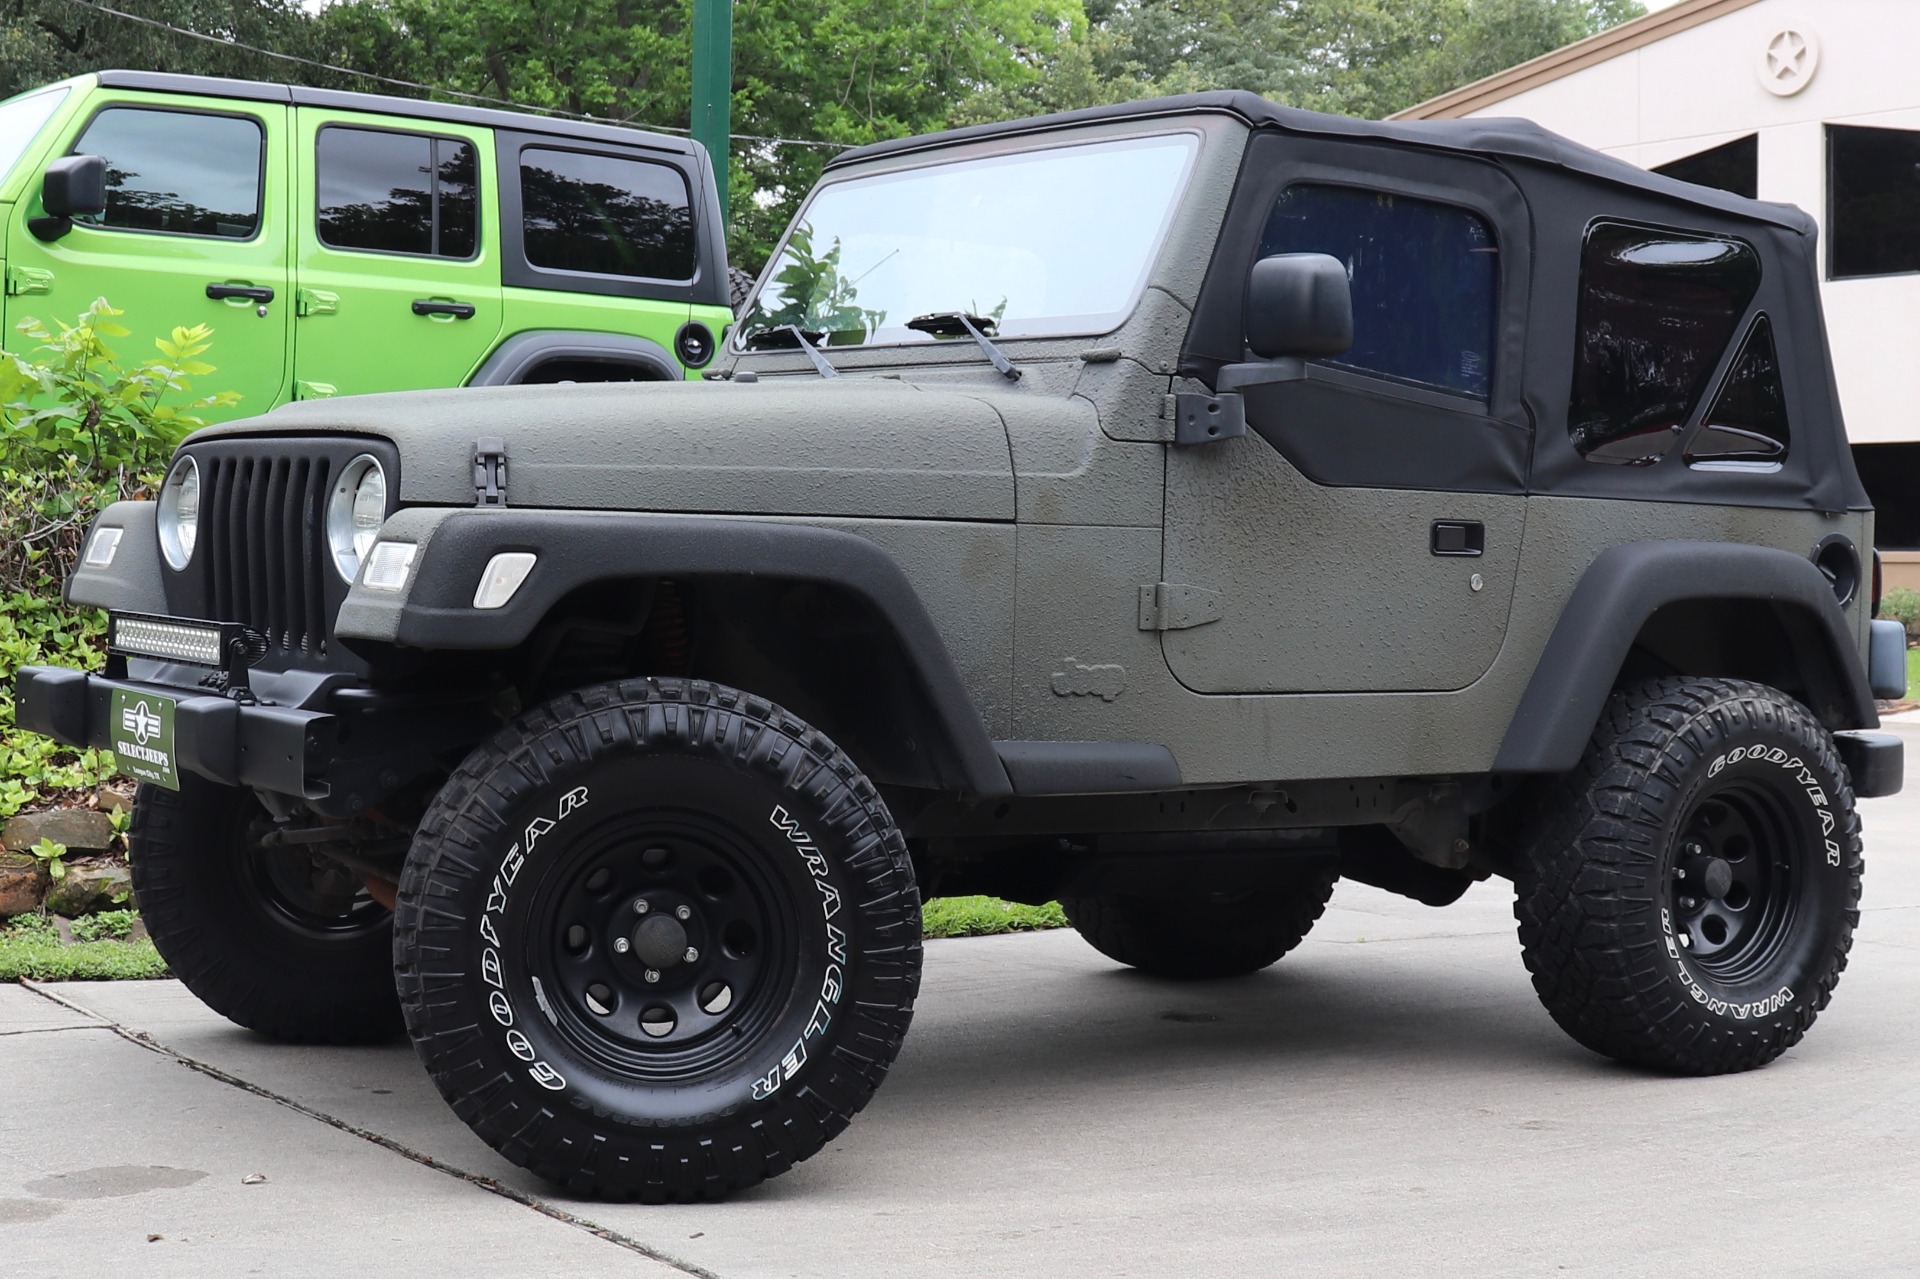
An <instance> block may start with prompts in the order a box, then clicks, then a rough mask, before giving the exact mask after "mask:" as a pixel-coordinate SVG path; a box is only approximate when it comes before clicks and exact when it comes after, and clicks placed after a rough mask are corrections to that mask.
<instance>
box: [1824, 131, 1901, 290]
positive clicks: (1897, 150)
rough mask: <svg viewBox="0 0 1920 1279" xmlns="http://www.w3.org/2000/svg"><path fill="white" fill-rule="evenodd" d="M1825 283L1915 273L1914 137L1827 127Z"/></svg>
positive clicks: (1889, 132)
mask: <svg viewBox="0 0 1920 1279" xmlns="http://www.w3.org/2000/svg"><path fill="white" fill-rule="evenodd" d="M1827 253H1828V257H1827V276H1828V278H1829V279H1834V280H1845V279H1850V278H1854V277H1857V276H1863V275H1905V274H1909V273H1912V272H1917V271H1920V132H1914V131H1912V130H1908V129H1860V128H1855V127H1853V126H1851V125H1838V124H1830V125H1828V126H1827Z"/></svg>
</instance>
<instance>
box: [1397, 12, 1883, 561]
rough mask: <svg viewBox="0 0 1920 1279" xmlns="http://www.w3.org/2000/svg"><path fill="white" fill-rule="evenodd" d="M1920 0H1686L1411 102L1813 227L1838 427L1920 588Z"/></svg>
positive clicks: (1420, 112) (1417, 110)
mask: <svg viewBox="0 0 1920 1279" xmlns="http://www.w3.org/2000/svg"><path fill="white" fill-rule="evenodd" d="M1917 50H1920V0H1680V3H1678V4H1675V5H1674V6H1672V7H1671V8H1668V9H1663V10H1661V11H1660V12H1658V13H1653V14H1649V15H1648V16H1647V17H1644V18H1641V19H1639V20H1637V21H1634V22H1629V23H1627V24H1625V25H1624V26H1620V27H1616V28H1614V29H1613V30H1611V31H1606V32H1603V33H1601V34H1600V35H1597V36H1594V37H1593V38H1591V39H1588V40H1583V41H1581V42H1580V43H1578V44H1573V45H1569V46H1567V47H1566V48H1564V49H1558V50H1556V51H1554V52H1553V53H1550V54H1547V55H1546V56H1545V57H1541V58H1536V59H1534V60H1533V61H1532V62H1528V63H1525V64H1523V65H1521V66H1518V67H1514V68H1513V69H1511V70H1509V71H1504V72H1501V73H1500V74H1499V75H1496V76H1491V77H1489V78H1487V79H1485V80H1481V81H1479V82H1478V83H1475V84H1470V85H1467V86H1465V87H1464V88H1460V89H1456V90H1454V91H1453V92H1452V93H1448V94H1445V95H1443V96H1441V97H1438V98H1435V99H1433V100H1432V101H1430V102H1424V103H1421V104H1420V105H1419V106H1417V107H1413V108H1411V109H1409V110H1407V111H1405V112H1403V113H1402V114H1401V118H1403V119H1432V118H1440V117H1459V116H1523V117H1526V118H1528V119H1531V120H1536V121H1538V122H1539V123H1541V124H1543V125H1545V126H1546V127H1547V128H1549V129H1552V130H1553V131H1554V132H1556V133H1560V134H1563V135H1565V136H1567V137H1569V138H1573V139H1574V140H1576V141H1579V142H1583V143H1585V144H1586V145H1588V146H1590V147H1595V148H1598V149H1599V150H1602V151H1605V152H1608V153H1609V154H1612V155H1615V156H1618V157H1620V158H1621V159H1623V160H1629V161H1632V162H1633V163H1635V164H1638V165H1641V166H1643V167H1645V168H1649V169H1658V170H1660V171H1662V172H1665V173H1669V174H1671V175H1673V176H1675V177H1679V178H1685V179H1687V180H1688V181H1694V182H1703V183H1706V184H1708V185H1711V186H1719V187H1724V188H1726V189H1728V190H1732V191H1738V192H1740V193H1742V194H1744V195H1757V196H1758V197H1759V198H1760V199H1763V200H1779V201H1783V202H1786V203H1790V204H1797V205H1799V206H1800V207H1801V208H1803V209H1805V210H1807V211H1808V212H1809V213H1811V214H1813V215H1814V217H1815V218H1817V219H1818V220H1819V222H1820V231H1821V237H1822V240H1823V243H1824V253H1823V255H1822V256H1823V281H1822V295H1823V298H1824V304H1825V308H1826V315H1827V329H1828V332H1829V334H1830V335H1831V339H1832V345H1833V355H1834V364H1835V368H1836V371H1837V374H1838V377H1839V383H1840V396H1841V402H1842V406H1843V409H1844V411H1845V413H1846V419H1847V433H1848V435H1849V436H1850V437H1851V439H1852V440H1853V442H1854V456H1855V459H1856V461H1857V462H1858V464H1859V468H1860V476H1861V479H1862V480H1863V481H1864V482H1865V484H1866V486H1867V491H1868V492H1869V493H1870V494H1872V495H1873V498H1874V504H1875V506H1876V507H1878V508H1879V511H1880V516H1879V521H1878V524H1879V535H1878V539H1877V540H1878V541H1879V543H1880V546H1881V548H1882V551H1883V554H1884V556H1885V559H1886V560H1887V564H1888V581H1889V584H1893V583H1895V582H1898V583H1900V584H1904V585H1914V586H1920V73H1916V69H1915V68H1916V62H1915V53H1916V51H1917Z"/></svg>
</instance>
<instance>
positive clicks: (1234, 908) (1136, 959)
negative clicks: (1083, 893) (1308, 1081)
mask: <svg viewBox="0 0 1920 1279" xmlns="http://www.w3.org/2000/svg"><path fill="white" fill-rule="evenodd" d="M1283 870H1284V872H1285V878H1283V879H1282V880H1281V881H1280V882H1278V883H1272V884H1269V885H1267V886H1265V887H1262V888H1260V889H1256V890H1250V891H1245V892H1231V893H1214V894H1209V895H1205V896H1176V895H1170V894H1163V895H1161V896H1158V897H1143V896H1136V895H1127V894H1119V893H1115V894H1108V895H1104V896H1100V897H1073V898H1063V899H1062V900H1061V902H1060V907H1061V909H1062V910H1063V911H1065V912H1066V916H1067V922H1068V923H1070V924H1072V925H1073V927H1074V930H1075V931H1076V932H1078V933H1079V934H1080V935H1081V936H1082V937H1084V938H1085V939H1086V940H1087V943H1088V944H1089V945H1091V946H1092V947H1093V948H1094V949H1095V950H1097V951H1099V952H1100V953H1101V954H1103V955H1105V956H1107V957H1108V958H1109V959H1115V960H1118V961H1119V962H1120V963H1123V964H1125V965H1127V966H1128V967H1130V968H1138V969H1139V970H1140V971H1141V972H1144V973H1152V974H1153V975H1154V976H1156V977H1172V978H1176V979H1179V980H1183V981H1198V980H1207V979H1210V978H1220V977H1244V976H1245V975H1246V974H1248V973H1253V972H1258V971H1260V970H1261V969H1262V968H1266V967H1269V966H1270V965H1272V964H1274V963H1275V962H1276V961H1278V960H1279V958H1280V957H1281V956H1282V955H1284V954H1286V953H1287V952H1288V951H1290V950H1292V949H1293V948H1294V947H1295V946H1298V945H1299V944H1300V943H1301V942H1302V941H1303V940H1304V939H1305V938H1306V935H1307V932H1308V930H1309V929H1311V928H1312V927H1313V925H1314V923H1315V922H1316V921H1317V920H1318V919H1319V918H1320V915H1321V912H1323V911H1324V910H1326V908H1327V899H1328V898H1330V897H1332V896H1333V885H1334V882H1335V881H1336V880H1338V879H1339V878H1340V863H1339V861H1338V860H1337V859H1335V858H1330V857H1328V858H1318V857H1314V858H1308V857H1302V858H1298V859H1296V860H1294V861H1293V862H1292V864H1290V865H1288V866H1286V867H1284V868H1283Z"/></svg>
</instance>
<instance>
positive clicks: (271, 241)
mask: <svg viewBox="0 0 1920 1279" xmlns="http://www.w3.org/2000/svg"><path fill="white" fill-rule="evenodd" d="M286 115H287V109H286V108H285V107H282V106H275V105H273V104H270V103H253V102H235V101H233V100H231V99H223V98H194V97H187V96H184V95H175V94H167V95H160V94H151V93H133V92H108V93H101V94H98V95H96V102H95V103H94V104H93V105H92V107H91V109H90V110H88V111H87V112H85V113H83V114H81V115H80V116H78V117H77V118H76V119H75V120H74V121H73V122H72V123H71V124H69V125H68V127H67V129H66V132H65V136H63V137H62V138H61V139H60V140H59V142H58V144H57V145H56V146H54V147H53V148H52V149H51V150H50V151H49V152H48V154H49V155H52V156H58V155H69V154H85V155H98V156H101V157H103V158H104V159H105V160H106V162H107V208H106V212H105V213H104V214H102V215H99V216H97V217H89V218H85V219H81V220H78V221H76V222H75V224H74V225H73V227H72V229H71V230H69V231H68V232H67V233H66V234H65V235H63V236H61V237H60V238H58V239H54V240H41V239H39V238H37V237H36V236H35V235H34V234H33V233H32V232H31V231H30V230H28V226H27V224H28V222H29V221H30V220H31V219H33V218H36V217H38V216H40V215H41V214H42V213H43V212H44V210H43V209H42V208H41V206H40V192H39V183H38V180H37V179H36V180H34V181H33V182H32V183H31V185H30V187H29V191H28V194H27V195H25V196H24V197H23V198H22V199H21V200H19V201H18V202H17V203H16V204H15V205H14V208H13V213H12V215H11V222H10V225H9V226H8V227H7V251H8V252H7V257H8V263H7V265H8V268H9V270H8V297H7V300H6V327H7V332H8V333H9V334H11V333H12V331H13V329H14V327H15V326H16V325H18V324H19V323H20V322H21V321H22V320H25V319H27V318H28V317H35V318H38V319H41V320H44V321H46V322H48V323H49V324H51V323H52V322H53V321H55V320H65V321H67V322H68V323H71V322H72V321H73V319H74V317H75V316H77V315H79V314H80V313H81V312H82V311H84V310H85V309H86V308H87V307H88V306H89V305H91V304H92V302H93V300H94V299H95V298H100V297H104V298H106V299H107V300H108V301H110V302H111V303H113V305H114V306H116V307H119V308H120V309H121V310H122V311H124V312H125V315H124V316H123V317H122V318H121V321H120V322H121V323H122V324H124V325H125V326H126V327H127V328H129V329H131V330H132V336H130V337H126V338H122V339H120V340H119V341H117V342H115V343H114V347H115V350H116V352H117V353H118V354H119V355H120V357H121V358H122V360H123V361H125V362H127V363H134V362H137V361H141V360H145V359H149V358H153V357H155V356H156V354H157V353H156V351H155V350H154V345H153V342H154V339H155V338H156V337H160V336H162V335H164V334H166V333H168V332H169V331H171V330H172V329H173V328H174V326H176V325H194V324H208V325H211V326H212V327H213V333H214V335H213V349H212V350H211V351H209V352H208V353H207V355H206V356H205V357H204V358H205V359H206V361H207V362H208V363H210V364H212V365H214V366H215V367H216V369H217V370H218V371H217V372H216V373H213V374H211V375H209V376H207V377H203V378H199V379H197V380H196V382H195V386H194V390H195V391H196V392H197V393H206V392H212V391H237V392H239V393H240V395H241V397H242V398H241V403H240V404H239V406H238V407H236V408H235V409H232V410H229V411H228V413H226V414H223V415H221V416H238V415H244V414H248V413H263V412H265V411H266V410H267V409H269V408H272V407H273V405H274V404H275V403H276V402H278V401H279V400H280V399H281V398H282V390H283V388H284V386H285V383H286V378H287V371H288V370H287V338H288V327H289V324H288V322H289V318H290V316H291V315H292V299H291V297H289V296H288V294H289V271H288V265H289V263H288V253H287V244H288V239H289V236H288V225H287V185H288V184H287V160H288V157H287V147H286V124H287V120H286Z"/></svg>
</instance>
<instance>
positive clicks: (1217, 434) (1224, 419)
mask: <svg viewBox="0 0 1920 1279" xmlns="http://www.w3.org/2000/svg"><path fill="white" fill-rule="evenodd" d="M1246 433H1247V404H1246V401H1245V400H1242V399H1241V398H1240V396H1239V395H1238V394H1237V393H1235V392H1232V391H1229V392H1226V393H1225V394H1223V395H1207V394H1205V393H1203V392H1200V391H1181V392H1179V393H1178V394H1176V395H1175V396H1174V397H1173V442H1174V443H1175V444H1211V443H1213V442H1214V441H1216V440H1231V439H1233V438H1234V437H1235V436H1239V435H1245V434H1246Z"/></svg>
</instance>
